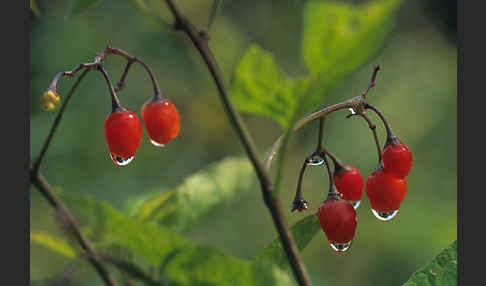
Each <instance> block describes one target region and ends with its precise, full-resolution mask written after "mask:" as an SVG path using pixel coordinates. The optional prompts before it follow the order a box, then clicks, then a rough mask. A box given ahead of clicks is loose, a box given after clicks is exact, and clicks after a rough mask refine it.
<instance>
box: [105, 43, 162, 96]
mask: <svg viewBox="0 0 486 286" xmlns="http://www.w3.org/2000/svg"><path fill="white" fill-rule="evenodd" d="M105 53H107V54H114V55H119V56H122V57H124V58H125V59H126V60H127V61H128V64H127V66H126V67H125V72H124V73H123V76H122V78H121V79H120V82H121V83H120V82H119V83H118V86H124V81H125V78H126V74H127V73H128V70H129V69H130V66H131V62H137V63H139V64H141V65H142V66H143V67H144V68H145V70H146V71H147V73H148V74H149V76H150V79H151V80H152V84H153V86H154V92H155V95H156V96H157V95H158V96H160V95H162V93H161V91H160V88H159V84H158V82H157V80H156V79H155V75H154V72H153V71H152V69H151V68H150V66H149V65H148V64H146V63H145V62H144V61H142V60H141V59H139V58H137V57H135V56H132V55H130V54H128V53H127V52H125V51H124V50H122V49H118V48H113V47H110V46H107V47H106V48H105Z"/></svg>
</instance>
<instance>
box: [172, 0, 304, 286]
mask: <svg viewBox="0 0 486 286" xmlns="http://www.w3.org/2000/svg"><path fill="white" fill-rule="evenodd" d="M165 2H166V3H167V5H168V7H169V9H170V11H171V12H172V14H173V16H174V20H175V22H174V28H175V29H176V30H181V31H183V32H184V33H185V34H186V35H187V36H188V37H189V39H190V40H191V41H192V43H193V44H194V46H195V47H196V49H197V50H198V51H199V54H200V55H201V57H202V58H203V60H204V62H205V63H206V66H207V67H208V69H209V71H210V73H211V76H212V77H213V80H214V82H215V84H216V87H217V88H218V91H219V96H220V99H221V101H222V103H223V106H224V109H225V111H226V115H227V116H228V118H229V120H230V123H231V124H232V126H233V128H234V130H235V131H236V133H237V134H238V136H239V138H240V140H241V143H242V144H243V147H244V149H245V151H246V153H247V156H248V157H249V159H250V161H251V163H252V164H253V167H254V169H255V172H256V173H257V177H258V179H259V182H260V186H261V190H262V195H263V201H264V202H265V204H266V205H267V207H268V209H269V211H270V213H271V215H272V219H273V222H274V224H275V227H276V229H277V231H278V233H279V236H280V240H281V242H282V245H283V248H284V251H285V253H286V254H287V257H288V260H289V263H290V266H291V268H292V270H293V272H294V275H295V277H296V280H297V281H298V283H299V285H311V282H310V279H309V275H308V274H307V271H306V270H305V266H304V264H303V262H302V259H301V258H300V255H299V251H298V248H297V245H296V244H295V241H294V239H293V237H292V234H291V232H290V230H289V227H288V225H287V223H286V221H285V217H284V215H283V212H282V208H281V205H280V201H279V200H278V198H277V197H276V196H273V195H272V192H273V186H272V183H271V181H270V179H269V177H268V174H267V172H266V171H265V170H264V168H263V165H262V164H261V162H260V160H259V159H258V156H257V154H258V152H257V149H256V147H255V145H254V144H253V141H252V139H251V136H250V134H249V132H248V131H247V128H246V126H245V125H244V123H243V121H242V120H241V118H240V116H239V114H238V112H237V111H236V108H235V107H234V106H233V104H232V102H231V101H230V100H229V97H228V94H227V89H226V83H225V80H224V77H223V75H222V73H221V70H220V68H219V66H218V64H217V61H216V59H215V57H214V55H213V53H212V51H211V49H210V48H209V46H208V37H207V36H206V35H205V33H202V32H201V31H199V30H198V29H197V28H196V27H195V26H194V25H193V24H192V23H191V22H190V21H189V20H188V19H187V18H186V17H185V16H183V15H182V14H181V13H180V11H179V9H178V8H177V7H176V5H175V4H174V1H172V0H166V1H165Z"/></svg>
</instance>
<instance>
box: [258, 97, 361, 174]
mask: <svg viewBox="0 0 486 286" xmlns="http://www.w3.org/2000/svg"><path fill="white" fill-rule="evenodd" d="M363 103H364V101H361V100H360V99H359V98H358V97H355V98H351V99H348V100H345V101H343V102H340V103H336V104H334V105H331V106H328V107H325V108H323V109H320V110H318V111H316V112H313V113H311V114H309V115H307V116H306V117H304V118H302V119H301V120H299V121H298V122H297V123H296V124H295V127H294V130H293V131H292V132H297V131H299V130H300V129H301V128H302V127H304V126H305V125H307V124H308V123H310V122H311V121H313V120H316V119H319V118H322V117H325V116H327V115H329V114H330V113H332V112H335V111H337V110H341V109H345V108H353V107H355V106H357V105H361V104H363ZM283 137H284V135H281V136H280V137H279V138H278V139H277V140H276V141H275V142H274V143H273V145H272V147H271V149H270V151H269V152H268V153H267V156H266V158H265V162H264V167H265V171H266V172H269V171H270V167H271V164H272V161H273V159H274V158H275V155H276V153H277V151H278V150H279V148H280V144H282V140H283Z"/></svg>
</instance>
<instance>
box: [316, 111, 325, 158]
mask: <svg viewBox="0 0 486 286" xmlns="http://www.w3.org/2000/svg"><path fill="white" fill-rule="evenodd" d="M325 120H326V117H321V118H319V135H318V136H319V137H318V138H317V148H316V151H320V150H321V149H322V137H323V135H324V121H325Z"/></svg>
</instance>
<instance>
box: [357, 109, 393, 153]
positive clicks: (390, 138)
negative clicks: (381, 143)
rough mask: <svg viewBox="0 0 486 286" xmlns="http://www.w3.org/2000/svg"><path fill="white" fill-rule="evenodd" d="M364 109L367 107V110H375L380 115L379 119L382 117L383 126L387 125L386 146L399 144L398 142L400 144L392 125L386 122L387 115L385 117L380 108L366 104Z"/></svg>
mask: <svg viewBox="0 0 486 286" xmlns="http://www.w3.org/2000/svg"><path fill="white" fill-rule="evenodd" d="M364 107H365V109H371V110H373V111H374V112H375V113H376V114H377V115H378V117H380V119H381V121H383V124H384V125H385V129H386V142H385V145H387V144H392V143H393V144H398V142H399V141H398V137H397V136H396V135H395V133H394V132H393V130H392V129H391V126H390V123H388V120H386V118H385V115H383V113H381V111H379V110H378V108H376V107H374V106H372V105H371V104H368V103H366V104H365V106H364Z"/></svg>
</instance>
